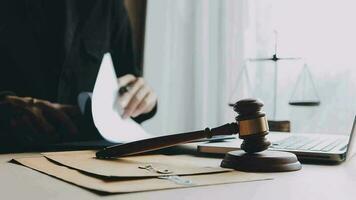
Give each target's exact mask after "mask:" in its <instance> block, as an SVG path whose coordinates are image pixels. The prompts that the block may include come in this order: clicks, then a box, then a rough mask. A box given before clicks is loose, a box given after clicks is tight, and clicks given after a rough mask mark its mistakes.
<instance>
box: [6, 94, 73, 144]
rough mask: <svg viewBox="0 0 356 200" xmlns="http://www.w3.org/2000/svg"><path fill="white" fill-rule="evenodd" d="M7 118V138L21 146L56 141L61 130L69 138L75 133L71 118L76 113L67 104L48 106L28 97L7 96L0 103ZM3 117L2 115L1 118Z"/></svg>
mask: <svg viewBox="0 0 356 200" xmlns="http://www.w3.org/2000/svg"><path fill="white" fill-rule="evenodd" d="M1 107H2V110H5V111H6V112H5V113H1V114H0V115H6V117H7V118H8V123H9V124H8V126H9V130H10V132H11V135H12V136H13V137H15V138H16V139H17V140H19V141H20V142H24V143H26V142H27V143H34V144H36V143H49V142H56V141H57V142H58V140H59V139H60V138H63V137H68V136H63V135H60V134H59V133H62V132H64V131H65V133H68V135H69V137H70V136H74V135H77V134H78V129H77V127H76V125H75V124H74V122H73V121H72V119H71V116H73V115H76V114H78V113H79V110H78V108H76V107H74V106H70V105H62V104H58V103H51V102H49V101H45V100H40V99H34V98H31V97H17V96H7V97H5V98H4V99H3V101H2V102H1ZM2 118H4V116H2Z"/></svg>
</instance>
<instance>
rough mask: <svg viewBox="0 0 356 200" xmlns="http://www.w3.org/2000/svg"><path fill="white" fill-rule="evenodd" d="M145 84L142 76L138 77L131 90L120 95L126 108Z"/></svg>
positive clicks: (121, 102)
mask: <svg viewBox="0 0 356 200" xmlns="http://www.w3.org/2000/svg"><path fill="white" fill-rule="evenodd" d="M144 85H145V82H144V80H143V79H142V78H137V79H136V81H135V82H134V83H132V87H131V88H130V90H128V91H127V92H125V93H124V94H122V95H121V96H120V99H119V101H120V105H121V106H122V107H123V108H125V110H126V107H127V106H128V105H129V103H130V102H131V101H132V100H133V97H134V96H135V95H136V93H137V92H138V91H139V90H140V89H141V88H142V87H143V86H144Z"/></svg>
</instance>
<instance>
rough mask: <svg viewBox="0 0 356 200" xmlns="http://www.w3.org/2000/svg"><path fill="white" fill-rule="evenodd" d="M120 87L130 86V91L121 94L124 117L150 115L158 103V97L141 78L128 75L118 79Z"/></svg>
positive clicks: (120, 101) (120, 100)
mask: <svg viewBox="0 0 356 200" xmlns="http://www.w3.org/2000/svg"><path fill="white" fill-rule="evenodd" d="M118 82H119V86H121V87H122V86H129V89H128V90H127V91H126V92H125V93H123V94H120V98H119V103H120V105H121V106H122V107H123V108H124V113H123V115H122V117H123V118H124V119H125V118H127V117H137V116H139V115H141V114H145V113H149V112H150V111H152V110H153V108H154V107H155V105H156V103H157V95H156V94H155V93H154V92H153V90H152V89H151V88H150V87H149V86H148V84H147V83H146V82H145V80H144V79H143V78H141V77H135V76H133V75H131V74H127V75H125V76H122V77H120V78H119V79H118Z"/></svg>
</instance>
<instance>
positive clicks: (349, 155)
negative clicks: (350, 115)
mask: <svg viewBox="0 0 356 200" xmlns="http://www.w3.org/2000/svg"><path fill="white" fill-rule="evenodd" d="M355 134H356V116H355V118H354V123H353V125H352V129H351V134H350V139H349V143H348V145H347V150H346V160H350V159H351V158H352V156H354V155H355V153H356V149H355Z"/></svg>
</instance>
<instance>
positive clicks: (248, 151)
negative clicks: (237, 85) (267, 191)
mask: <svg viewBox="0 0 356 200" xmlns="http://www.w3.org/2000/svg"><path fill="white" fill-rule="evenodd" d="M262 107H263V103H262V102H261V101H259V100H256V99H244V100H240V101H238V102H236V103H235V104H234V106H233V109H234V111H236V112H237V113H238V115H237V117H236V118H235V119H236V122H232V123H228V124H225V125H222V126H219V127H216V128H212V129H210V128H205V129H204V130H200V131H194V132H187V133H179V134H173V135H166V136H161V137H154V138H149V139H143V140H139V141H134V142H129V143H125V144H119V145H114V146H110V147H107V148H104V149H103V150H99V151H98V152H97V153H96V157H97V158H98V159H112V158H117V157H122V156H128V155H134V154H139V153H144V152H148V151H152V150H158V149H162V148H166V147H171V146H175V145H178V144H182V143H187V142H191V141H195V140H198V139H203V138H211V137H213V136H220V135H226V136H227V135H235V134H239V138H241V139H242V140H243V142H242V144H241V149H242V150H237V151H232V152H228V153H227V154H226V155H225V158H224V159H223V160H222V162H221V167H224V168H232V169H236V170H240V171H248V172H284V171H296V170H299V169H301V167H302V166H301V164H300V162H299V161H298V159H297V157H296V156H295V155H294V154H293V153H289V152H280V151H270V150H267V149H268V147H269V146H270V145H271V142H269V141H268V140H267V139H266V135H267V134H268V132H269V128H268V123H267V117H266V114H265V113H264V112H262Z"/></svg>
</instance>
